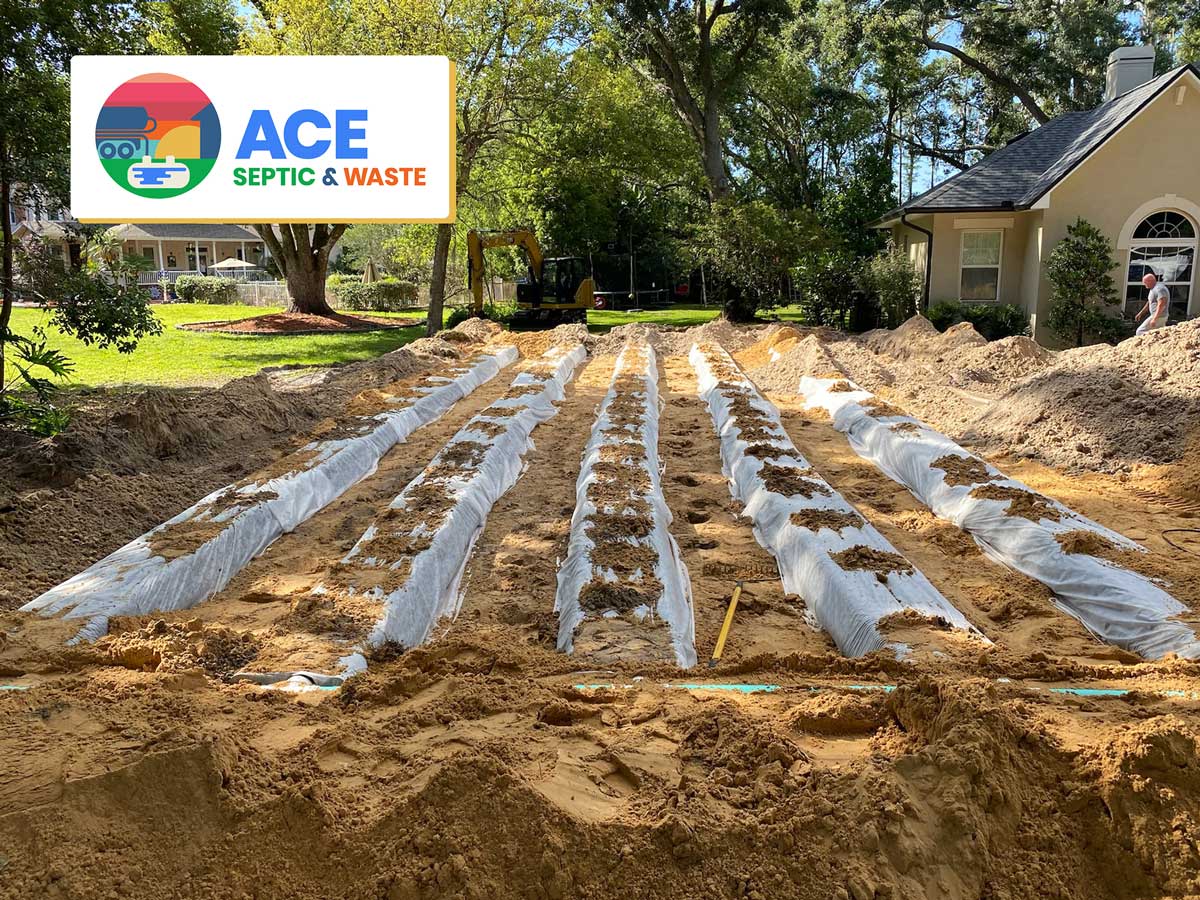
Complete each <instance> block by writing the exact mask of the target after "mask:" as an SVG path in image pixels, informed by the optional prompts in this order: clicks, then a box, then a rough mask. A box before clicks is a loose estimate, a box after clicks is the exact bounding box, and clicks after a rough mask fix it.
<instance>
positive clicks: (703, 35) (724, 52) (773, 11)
mask: <svg viewBox="0 0 1200 900" xmlns="http://www.w3.org/2000/svg"><path fill="white" fill-rule="evenodd" d="M607 8H608V11H609V14H610V16H611V18H612V20H613V22H614V24H615V30H616V31H617V32H618V33H620V34H623V35H625V44H626V47H627V50H628V53H629V55H630V57H631V58H632V59H633V60H635V61H636V63H643V62H644V64H645V65H648V66H649V77H651V78H653V79H655V80H657V81H658V83H659V84H660V85H662V87H663V89H664V90H666V92H667V94H668V95H669V96H670V98H671V101H672V103H673V104H674V107H675V112H676V114H677V115H678V116H679V119H680V121H681V122H683V124H684V126H685V128H686V129H687V132H688V134H689V135H691V138H692V140H693V142H694V144H695V147H696V150H697V151H698V153H699V156H700V160H701V162H702V163H703V166H704V174H705V178H706V181H707V185H708V192H709V196H710V197H711V198H712V199H713V200H720V199H723V198H725V197H727V196H729V194H730V191H731V190H732V181H731V179H730V173H729V165H728V159H727V152H726V134H725V126H724V122H723V117H724V116H726V115H727V113H728V111H729V107H730V105H731V104H732V103H733V102H734V100H735V99H736V98H737V97H738V96H739V95H740V94H741V92H742V91H743V89H744V84H743V77H744V76H745V74H746V72H747V70H748V68H749V67H750V65H751V64H752V63H753V62H754V60H755V59H756V57H757V55H758V53H759V51H760V50H761V48H762V46H763V44H764V43H765V41H766V39H767V38H768V37H769V36H770V35H772V34H775V33H777V32H778V30H779V29H780V27H781V26H782V24H783V23H784V22H785V21H786V20H787V19H788V18H789V17H790V16H791V12H792V10H791V7H790V5H789V3H788V0H712V3H711V5H710V4H709V0H614V2H611V3H610V4H609V5H608V7H607Z"/></svg>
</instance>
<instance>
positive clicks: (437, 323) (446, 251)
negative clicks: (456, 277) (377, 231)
mask: <svg viewBox="0 0 1200 900" xmlns="http://www.w3.org/2000/svg"><path fill="white" fill-rule="evenodd" d="M453 236H454V225H453V224H451V223H449V222H443V223H441V224H440V225H438V227H437V240H436V241H435V242H434V245H433V272H432V274H431V277H430V279H429V315H428V317H427V318H426V319H425V334H426V335H428V336H430V337H433V335H435V334H437V333H438V332H439V331H441V330H442V311H443V309H444V307H445V301H446V266H447V263H448V262H449V259H450V239H451V238H452V237H453Z"/></svg>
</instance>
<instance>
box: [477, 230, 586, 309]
mask: <svg viewBox="0 0 1200 900" xmlns="http://www.w3.org/2000/svg"><path fill="white" fill-rule="evenodd" d="M512 246H517V247H520V248H521V249H522V250H524V251H525V256H526V259H527V262H528V266H527V272H528V276H527V277H526V278H525V280H523V281H520V282H518V283H517V306H518V307H519V308H520V310H521V318H523V319H527V320H530V321H540V322H546V323H547V324H557V323H559V322H587V311H588V309H589V308H590V307H591V305H592V298H593V295H594V294H595V285H594V282H593V281H592V278H591V276H590V275H588V270H587V262H586V260H584V259H583V257H580V256H562V257H556V258H553V259H546V258H545V257H543V256H542V249H541V246H540V245H539V244H538V241H537V237H536V236H535V235H534V234H533V232H531V231H526V230H518V231H499V232H488V233H481V232H478V231H470V232H468V233H467V280H468V282H469V283H470V288H471V301H472V306H473V312H474V313H475V315H478V316H481V315H483V274H484V261H483V251H484V250H486V249H488V248H490V247H512Z"/></svg>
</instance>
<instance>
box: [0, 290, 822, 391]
mask: <svg viewBox="0 0 1200 900" xmlns="http://www.w3.org/2000/svg"><path fill="white" fill-rule="evenodd" d="M281 311H282V307H262V306H241V305H228V306H227V305H215V304H206V303H172V304H164V305H161V306H155V307H154V312H155V314H156V315H158V317H159V318H160V319H161V320H162V323H163V333H162V334H160V335H157V336H154V337H148V338H146V339H145V340H143V341H142V343H141V344H140V345H138V348H137V350H135V351H134V352H133V353H129V354H126V353H118V352H117V351H116V350H100V349H98V348H96V347H88V346H86V345H84V344H83V342H82V341H79V340H77V339H75V338H73V337H68V336H66V335H64V334H62V333H60V332H58V331H56V330H55V329H53V328H51V327H50V313H49V312H46V311H45V310H41V309H14V310H13V319H12V328H13V330H14V331H15V332H17V333H18V334H29V333H30V332H31V330H32V329H33V328H34V327H36V326H38V325H40V326H42V327H44V328H45V329H46V333H47V335H48V336H49V337H50V346H52V347H53V348H55V349H58V350H61V351H63V353H65V354H66V355H67V356H68V357H70V359H71V360H72V361H73V362H74V363H75V371H74V374H73V375H72V377H71V379H70V381H68V382H67V383H66V384H65V386H66V387H71V386H88V387H95V386H100V385H117V384H156V385H179V386H187V385H216V384H223V383H224V382H226V381H228V380H229V379H231V378H239V377H241V376H243V375H253V374H254V373H255V372H257V371H259V370H260V369H263V368H265V367H267V366H283V365H309V366H321V365H329V364H331V363H342V362H352V361H354V360H358V359H367V358H369V357H372V356H378V355H380V354H381V353H386V352H388V351H389V350H395V349H396V348H397V347H402V346H403V345H405V344H407V343H409V342H410V341H413V340H416V339H417V338H418V337H420V336H421V334H422V333H423V331H424V326H422V325H414V326H413V327H411V328H400V329H397V330H395V331H374V332H367V333H359V334H295V335H250V334H244V335H242V334H237V335H235V334H211V333H210V334H204V333H200V332H195V331H182V330H180V329H179V328H176V327H175V326H177V325H182V324H185V323H188V322H212V321H217V320H232V319H244V318H248V317H250V316H258V315H263V314H265V313H272V312H281ZM416 314H417V315H420V311H417V312H416ZM720 314H721V308H720V307H719V306H708V307H703V306H700V305H699V304H688V305H680V306H673V307H670V308H668V309H656V310H646V311H643V312H616V311H613V310H591V311H590V312H589V313H588V330H589V331H592V332H593V333H597V334H603V333H604V332H607V331H608V330H610V329H612V328H615V327H616V326H617V325H624V324H626V323H629V322H650V323H655V324H660V325H677V326H680V327H689V326H692V325H702V324H704V323H705V322H708V321H711V320H712V319H715V318H716V317H717V316H719V315H720ZM774 314H775V315H778V316H779V318H781V319H783V320H785V321H797V320H799V319H800V311H799V309H798V308H796V307H780V308H778V309H776V310H775V311H774ZM372 315H382V316H395V317H398V318H411V317H412V316H413V313H372ZM9 374H10V375H11V374H12V373H11V372H10V373H9Z"/></svg>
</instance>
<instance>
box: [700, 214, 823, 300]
mask: <svg viewBox="0 0 1200 900" xmlns="http://www.w3.org/2000/svg"><path fill="white" fill-rule="evenodd" d="M812 231H813V223H812V222H811V220H810V219H808V218H807V217H805V216H804V215H803V214H800V215H787V214H784V213H782V212H780V211H779V210H777V209H775V208H774V207H773V206H771V205H770V204H768V203H765V202H763V201H762V200H751V201H748V202H744V203H743V202H738V201H736V200H720V201H717V202H716V203H714V204H713V205H712V209H711V211H710V214H709V217H708V219H707V220H706V221H704V222H702V223H701V224H700V225H699V226H697V227H696V229H695V234H694V238H693V242H692V243H693V247H694V252H695V254H696V258H697V260H698V261H699V262H703V263H705V264H706V265H707V266H708V268H709V270H710V271H711V272H712V275H713V283H714V287H715V288H716V290H717V291H718V292H720V293H722V294H723V295H724V296H723V304H724V315H725V317H726V318H727V319H729V320H730V321H733V322H749V321H751V320H753V318H754V315H755V313H756V312H757V311H758V310H760V309H769V308H770V307H772V306H775V305H776V304H777V303H778V302H779V300H780V298H781V297H782V296H783V292H784V291H783V288H784V285H785V283H786V279H787V277H788V270H789V269H791V267H792V266H793V265H794V263H795V261H796V255H797V252H798V248H799V247H800V246H801V245H802V244H803V243H804V242H805V240H807V239H808V238H810V237H811V236H812Z"/></svg>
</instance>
